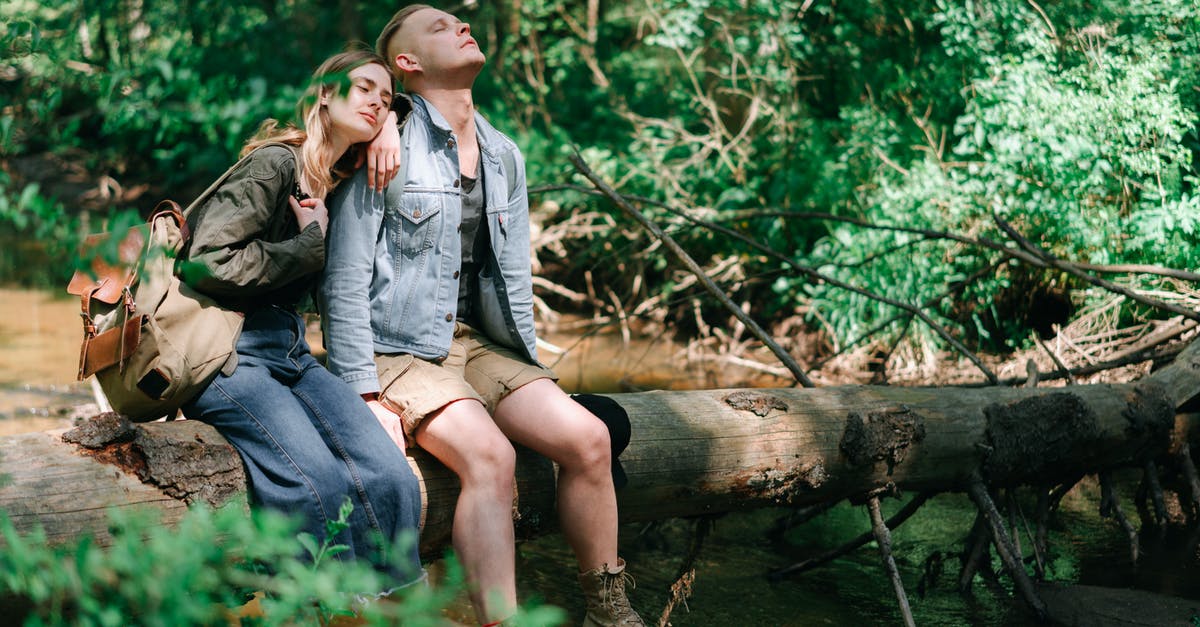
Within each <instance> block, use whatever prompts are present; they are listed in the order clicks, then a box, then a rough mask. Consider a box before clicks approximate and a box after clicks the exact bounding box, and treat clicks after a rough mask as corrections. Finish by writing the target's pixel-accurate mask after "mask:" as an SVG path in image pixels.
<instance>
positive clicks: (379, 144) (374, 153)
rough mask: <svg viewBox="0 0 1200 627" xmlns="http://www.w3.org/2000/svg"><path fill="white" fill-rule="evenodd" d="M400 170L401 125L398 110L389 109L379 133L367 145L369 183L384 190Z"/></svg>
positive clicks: (372, 187)
mask: <svg viewBox="0 0 1200 627" xmlns="http://www.w3.org/2000/svg"><path fill="white" fill-rule="evenodd" d="M399 172H400V127H398V126H396V112H395V111H388V114H387V120H386V121H385V122H384V123H383V128H381V129H379V134H378V135H376V136H375V138H374V139H372V140H371V143H370V144H368V145H367V185H370V186H371V189H373V190H375V191H377V192H382V191H383V190H384V189H386V188H387V185H388V183H390V182H391V181H392V179H393V178H395V177H396V174H397V173H399Z"/></svg>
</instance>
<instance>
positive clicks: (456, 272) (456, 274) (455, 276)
mask: <svg viewBox="0 0 1200 627" xmlns="http://www.w3.org/2000/svg"><path fill="white" fill-rule="evenodd" d="M454 278H456V279H457V278H458V270H455V271H454Z"/></svg>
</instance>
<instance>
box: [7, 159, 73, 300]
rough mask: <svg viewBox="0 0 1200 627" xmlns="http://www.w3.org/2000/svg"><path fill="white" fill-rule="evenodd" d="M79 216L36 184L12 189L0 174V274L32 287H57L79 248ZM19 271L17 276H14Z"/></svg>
mask: <svg viewBox="0 0 1200 627" xmlns="http://www.w3.org/2000/svg"><path fill="white" fill-rule="evenodd" d="M78 233H79V216H77V215H71V214H69V213H68V212H67V210H66V208H65V207H64V206H63V204H62V203H61V202H59V201H57V200H55V199H52V198H47V197H46V196H44V195H43V194H42V193H41V188H40V186H39V185H38V184H37V183H29V184H26V185H25V186H24V187H23V188H21V189H20V190H16V189H13V188H12V186H11V179H10V178H9V177H8V175H7V174H6V173H4V172H3V171H0V271H4V273H5V274H8V273H9V272H11V273H12V274H18V273H19V274H20V275H21V276H22V278H24V279H26V280H28V281H31V282H35V283H42V284H45V283H61V282H63V281H65V280H66V278H67V277H69V276H70V274H71V271H72V269H73V268H72V267H71V266H70V265H69V264H62V263H61V261H60V260H62V259H73V258H74V257H75V251H76V249H77V248H78V244H79V235H78ZM18 269H19V272H18Z"/></svg>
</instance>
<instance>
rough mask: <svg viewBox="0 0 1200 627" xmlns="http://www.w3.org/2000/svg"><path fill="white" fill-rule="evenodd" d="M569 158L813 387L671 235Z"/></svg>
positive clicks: (580, 162)
mask: <svg viewBox="0 0 1200 627" xmlns="http://www.w3.org/2000/svg"><path fill="white" fill-rule="evenodd" d="M570 160H571V163H572V164H573V165H574V166H575V168H576V169H578V170H579V172H580V173H581V174H583V175H584V176H585V177H586V178H587V179H588V180H589V181H591V182H592V184H593V185H595V186H596V189H599V190H600V191H602V192H604V194H605V196H608V198H609V199H610V200H611V201H612V202H613V203H614V204H616V205H617V207H619V208H620V209H621V210H622V211H624V212H625V213H626V214H627V215H629V216H630V217H631V218H633V219H634V220H636V221H637V222H638V223H639V224H641V225H642V226H643V227H644V228H645V229H646V230H647V231H649V232H650V233H651V234H652V235H654V237H655V238H656V239H658V241H660V242H662V243H663V245H664V246H666V248H667V250H668V251H670V252H671V254H672V255H673V256H674V257H675V258H676V259H678V260H679V261H680V262H681V263H683V264H684V266H685V267H686V268H687V269H688V271H690V272H691V273H692V274H694V275H696V278H698V279H700V283H701V284H702V285H704V289H706V290H708V292H709V294H711V295H712V296H713V297H714V298H716V299H717V300H718V301H719V302H720V303H721V305H722V306H724V307H725V308H726V309H727V310H729V312H730V313H732V314H733V315H734V317H736V318H737V319H738V320H741V321H742V324H745V325H746V328H747V329H749V330H750V332H751V333H752V334H753V335H754V336H755V337H756V338H758V340H759V341H760V342H762V343H763V344H765V345H766V346H767V347H768V348H770V349H771V352H772V353H774V354H775V357H776V358H777V359H779V361H781V362H783V364H784V365H785V366H787V369H788V370H789V371H791V373H792V376H794V377H795V378H796V380H797V381H799V382H800V383H801V385H803V386H804V387H815V384H814V383H813V382H812V380H811V379H809V378H808V375H807V374H805V373H804V371H803V370H802V369H801V368H800V365H799V364H797V363H796V360H795V359H792V356H791V355H789V354H788V352H787V351H785V350H784V349H783V347H782V346H780V345H779V344H778V343H777V342H776V341H775V340H774V339H773V338H772V337H771V336H770V334H768V333H767V332H766V331H764V330H763V328H762V327H760V326H759V325H758V323H757V322H755V321H754V319H753V318H751V317H750V316H748V315H746V313H745V312H743V311H742V309H741V308H740V307H738V306H737V304H736V303H734V302H733V301H732V300H730V299H729V296H728V295H726V294H725V292H723V291H721V288H719V287H717V285H716V284H715V283H713V282H712V279H709V278H708V275H706V274H705V273H704V270H703V269H702V268H701V267H700V266H699V265H697V264H696V262H695V261H694V260H693V259H692V258H691V256H690V255H688V254H687V252H686V251H685V250H683V248H681V247H680V246H679V244H678V243H676V242H675V240H674V239H673V238H672V237H671V236H669V235H667V234H666V233H664V232H663V230H662V229H661V228H659V226H658V225H657V224H655V223H654V222H652V221H650V220H649V219H648V218H646V216H644V215H642V214H641V212H639V211H638V210H637V209H635V208H633V206H632V205H630V204H629V202H627V201H626V200H625V199H624V198H622V197H621V195H620V194H618V193H617V192H616V191H615V190H613V189H612V188H611V187H609V186H608V183H605V182H604V180H603V179H601V178H600V177H599V176H597V175H596V173H595V172H593V171H592V169H591V168H589V167H588V165H587V163H585V162H584V160H583V158H582V157H580V156H579V153H578V152H576V153H573V154H572V155H571V156H570Z"/></svg>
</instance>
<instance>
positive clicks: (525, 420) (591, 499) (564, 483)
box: [495, 379, 617, 572]
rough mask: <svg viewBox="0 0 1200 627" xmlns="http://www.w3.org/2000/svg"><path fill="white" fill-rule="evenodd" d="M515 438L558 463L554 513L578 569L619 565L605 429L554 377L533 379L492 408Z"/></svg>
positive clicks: (610, 449) (614, 504) (608, 448)
mask: <svg viewBox="0 0 1200 627" xmlns="http://www.w3.org/2000/svg"><path fill="white" fill-rule="evenodd" d="M495 418H496V424H497V425H499V427H500V430H501V431H503V432H504V435H507V436H508V437H509V438H511V439H512V440H513V441H514V442H517V443H519V444H523V445H525V446H528V447H529V448H531V449H533V450H535V451H537V452H539V453H541V454H542V455H545V456H546V457H549V458H550V459H552V460H554V462H555V463H557V464H558V516H559V520H560V522H561V524H562V530H563V535H564V536H566V539H567V544H569V545H570V546H571V549H572V550H574V551H575V559H576V560H578V562H579V570H580V572H584V571H589V570H592V569H595V568H599V567H600V566H601V565H603V564H608V565H609V566H612V567H615V566H616V565H617V495H616V491H615V489H614V488H613V482H612V470H611V467H612V463H611V458H612V448H611V446H610V444H609V437H608V429H607V428H606V427H605V426H604V423H603V422H601V421H600V420H599V419H598V418H596V417H595V416H593V415H592V414H591V412H589V411H587V410H586V409H584V408H583V407H582V406H581V405H580V404H579V403H576V402H575V401H574V400H572V399H571V397H570V396H568V395H567V394H566V393H565V392H563V391H562V389H561V388H559V387H558V384H556V383H555V382H554V381H552V380H550V379H537V380H535V381H533V382H531V383H528V384H526V385H524V386H522V387H520V388H518V389H517V390H515V391H513V392H512V393H510V394H509V395H508V396H506V397H505V398H504V400H502V401H500V404H499V406H498V407H497V408H496V415H495Z"/></svg>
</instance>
